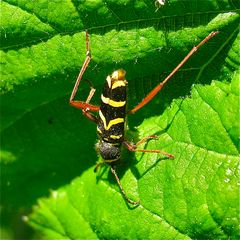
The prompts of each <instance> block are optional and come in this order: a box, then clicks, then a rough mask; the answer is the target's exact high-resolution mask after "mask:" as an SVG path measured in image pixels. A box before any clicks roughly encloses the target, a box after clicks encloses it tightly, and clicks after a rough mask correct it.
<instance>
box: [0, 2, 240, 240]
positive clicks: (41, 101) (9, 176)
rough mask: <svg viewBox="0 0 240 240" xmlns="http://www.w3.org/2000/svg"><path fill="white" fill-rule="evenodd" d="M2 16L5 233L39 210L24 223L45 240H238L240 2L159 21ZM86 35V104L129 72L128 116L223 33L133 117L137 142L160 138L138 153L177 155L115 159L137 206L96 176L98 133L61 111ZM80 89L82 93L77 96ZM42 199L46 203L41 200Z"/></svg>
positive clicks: (9, 5)
mask: <svg viewBox="0 0 240 240" xmlns="http://www.w3.org/2000/svg"><path fill="white" fill-rule="evenodd" d="M0 4H1V10H2V11H1V19H2V21H1V33H2V34H1V81H0V90H1V102H0V107H1V152H0V153H1V169H2V171H1V191H2V197H1V205H2V216H3V217H2V219H4V221H3V224H5V225H7V224H8V225H9V222H13V219H18V218H19V215H22V214H26V213H25V212H23V210H22V209H28V208H29V207H31V206H32V205H33V204H35V203H36V202H37V201H38V206H37V207H35V208H34V210H33V213H32V214H31V215H30V217H25V218H24V219H26V220H27V221H28V222H29V224H30V225H32V226H33V227H34V228H35V229H36V230H38V231H39V232H40V233H41V234H43V235H44V239H58V238H61V239H86V238H90V239H95V238H106V239H109V238H114V239H116V238H119V239H120V238H130V239H137V238H139V239H147V238H149V239H174V238H177V239H190V238H194V239H204V238H208V239H216V238H217V239H225V238H229V237H230V238H232V239H237V238H238V237H239V236H238V230H239V229H238V224H237V223H238V222H237V221H238V220H239V218H238V216H239V208H238V201H239V199H238V190H239V189H238V179H237V168H238V161H239V135H240V130H239V124H238V121H239V112H238V109H239V73H238V72H237V69H239V65H240V64H239V63H240V58H239V54H238V48H239V34H238V24H239V15H238V14H237V13H236V10H238V9H239V6H238V5H239V4H238V2H237V1H231V3H225V2H224V3H223V2H221V4H220V2H219V1H212V0H211V1H210V0H209V1H207V0H206V1H200V0H199V1H198V0H196V1H186V2H185V1H167V2H166V4H165V5H164V6H162V7H161V8H160V9H159V10H158V11H156V7H155V4H154V1H148V2H147V1H145V2H143V1H125V0H123V1H101V0H99V1H93V0H91V1H72V2H70V1H45V0H43V1H38V2H36V1H25V0H21V1H17V0H7V1H2V2H1V3H0ZM85 29H88V31H89V33H90V44H91V51H92V57H93V59H92V61H91V63H90V66H89V67H88V69H87V71H86V73H85V74H84V78H85V79H89V80H90V81H91V82H92V83H93V84H94V86H95V87H96V89H97V90H98V92H97V94H96V96H94V99H93V102H94V103H96V104H98V99H99V95H100V93H101V87H102V83H103V81H104V79H105V78H106V76H107V75H108V74H110V73H111V72H112V71H113V69H117V68H124V69H125V70H126V71H127V80H128V82H129V94H128V95H129V99H128V102H129V108H131V107H133V106H135V105H136V104H137V102H139V101H140V100H141V99H142V98H143V97H144V96H145V95H146V94H147V93H148V92H149V91H150V90H151V89H152V88H153V87H154V86H156V84H158V83H159V82H160V81H162V79H164V77H165V76H167V75H168V74H169V73H170V72H171V70H172V69H173V68H174V67H175V66H176V65H177V64H178V63H179V62H180V61H181V60H182V59H183V57H184V56H185V55H186V54H187V53H188V52H189V51H190V49H191V48H192V47H193V46H194V45H196V44H197V43H199V42H200V41H201V40H202V39H203V38H204V37H205V36H207V35H208V34H209V33H210V32H211V31H216V30H218V31H219V32H220V33H219V34H218V35H217V36H216V37H214V38H213V39H211V40H210V41H209V42H208V43H207V44H205V45H204V46H203V47H201V49H200V50H199V51H198V52H197V53H196V54H195V56H194V57H192V58H191V59H190V61H189V62H188V63H187V64H186V65H185V66H184V67H183V68H182V69H181V70H180V71H179V72H178V73H177V74H176V76H175V77H174V78H173V79H171V81H170V82H169V83H168V85H167V86H166V87H164V89H163V90H162V91H161V92H160V93H159V94H158V96H156V97H155V98H154V99H153V101H152V102H151V103H149V104H148V105H147V106H146V107H145V108H143V109H141V110H140V111H139V112H137V113H136V114H135V115H133V116H129V125H130V128H131V130H132V131H134V132H133V135H134V138H135V140H137V139H141V138H142V137H145V136H149V135H152V134H155V135H158V136H159V139H158V140H152V141H149V142H148V144H146V145H145V146H143V147H145V148H149V149H162V150H164V151H166V152H169V153H171V154H173V155H174V156H175V159H174V160H167V159H166V160H165V159H163V156H162V155H160V154H147V153H146V154H129V153H128V152H124V153H123V162H122V164H120V165H119V166H117V172H118V174H119V177H120V180H121V182H122V184H123V186H124V189H125V191H126V192H127V194H128V195H129V196H130V197H131V199H134V200H139V199H140V200H141V205H140V206H139V207H136V208H132V207H131V206H128V205H127V204H126V203H125V201H124V199H123V198H122V196H121V194H120V192H119V189H118V186H117V185H116V183H115V181H114V179H113V177H112V176H111V174H110V173H109V171H108V168H107V167H105V168H102V169H101V171H100V172H99V173H98V174H97V176H96V175H95V174H94V173H93V168H94V165H95V163H96V161H97V155H96V153H95V152H94V151H93V148H94V144H95V142H96V133H95V131H96V130H95V128H96V126H94V124H92V123H89V121H88V120H87V119H84V118H83V117H82V114H81V111H79V110H76V109H72V108H71V107H69V104H68V99H69V95H70V93H71V90H72V87H73V84H74V81H75V79H76V76H77V74H78V71H79V69H80V67H81V65H82V63H83V61H84V58H85V53H86V49H85ZM194 84H195V85H194ZM99 89H100V90H99ZM88 91H89V86H88V85H87V84H85V83H84V82H83V83H81V85H80V90H79V93H80V94H79V96H78V98H79V99H80V98H81V99H85V97H86V96H87V94H88ZM134 127H137V129H135V130H134ZM136 130H137V132H136ZM131 134H132V132H130V133H129V135H131ZM136 135H139V136H136ZM163 160H164V161H163ZM49 189H55V190H54V191H52V194H51V196H50V197H49V198H40V197H43V196H47V195H48V192H49ZM39 198H40V199H39ZM20 209H21V210H20ZM16 213H17V214H16Z"/></svg>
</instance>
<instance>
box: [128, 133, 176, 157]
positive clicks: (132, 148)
mask: <svg viewBox="0 0 240 240" xmlns="http://www.w3.org/2000/svg"><path fill="white" fill-rule="evenodd" d="M157 138H158V137H157V136H155V135H153V136H148V137H145V138H143V139H141V140H140V141H138V142H137V143H136V144H134V143H132V142H129V141H127V140H124V141H123V145H124V146H125V147H126V148H127V149H128V150H129V151H131V152H143V153H161V154H163V155H165V156H166V157H168V158H172V159H173V158H174V156H173V155H172V154H170V153H167V152H164V151H162V150H159V149H151V150H150V149H138V146H139V145H141V144H143V143H144V142H146V141H148V140H149V139H157Z"/></svg>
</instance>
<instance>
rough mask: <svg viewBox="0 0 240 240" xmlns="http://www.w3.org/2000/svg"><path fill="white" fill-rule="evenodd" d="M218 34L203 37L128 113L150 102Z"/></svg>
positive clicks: (213, 33) (212, 33)
mask: <svg viewBox="0 0 240 240" xmlns="http://www.w3.org/2000/svg"><path fill="white" fill-rule="evenodd" d="M218 33H219V32H211V33H210V34H209V35H208V36H207V37H205V38H204V39H203V40H202V41H201V42H200V43H199V44H198V45H197V46H194V47H193V48H192V50H191V51H190V52H189V53H188V54H187V56H186V57H185V58H184V59H183V60H182V61H181V62H180V63H179V64H178V65H177V67H176V68H175V69H174V70H173V71H172V72H171V73H170V74H169V75H168V76H167V77H166V78H165V79H164V80H163V81H162V82H161V83H159V84H158V85H157V86H156V87H155V88H154V89H153V90H152V91H151V92H150V93H148V95H147V96H146V97H145V98H144V99H143V100H142V101H141V102H140V103H139V104H138V105H137V106H136V107H134V108H133V109H132V110H130V111H129V112H128V113H135V112H136V111H138V110H139V109H140V108H142V107H143V106H144V105H146V104H147V103H148V102H150V101H151V100H152V99H153V98H154V96H155V95H156V94H157V93H158V92H159V91H160V90H161V89H162V88H163V86H164V85H165V84H166V83H167V82H168V80H169V79H171V78H172V76H173V75H174V74H175V73H176V72H177V71H178V70H179V69H180V68H181V67H182V66H183V65H184V64H185V63H186V62H187V61H188V60H189V58H190V57H191V56H192V55H193V54H194V53H195V52H196V51H197V50H198V49H199V48H200V47H201V46H202V45H203V44H204V43H206V42H207V41H208V40H209V39H211V38H212V37H214V36H215V35H217V34H218Z"/></svg>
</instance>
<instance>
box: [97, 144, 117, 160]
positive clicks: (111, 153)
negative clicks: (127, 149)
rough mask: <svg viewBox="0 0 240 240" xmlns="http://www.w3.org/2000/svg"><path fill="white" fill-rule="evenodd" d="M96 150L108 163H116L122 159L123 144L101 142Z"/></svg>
mask: <svg viewBox="0 0 240 240" xmlns="http://www.w3.org/2000/svg"><path fill="white" fill-rule="evenodd" d="M96 149H97V151H98V152H99V154H100V155H101V157H102V158H103V160H104V161H106V162H109V163H110V162H114V161H116V160H118V159H119V158H120V155H121V144H112V143H109V142H105V141H103V140H99V141H98V142H97V144H96Z"/></svg>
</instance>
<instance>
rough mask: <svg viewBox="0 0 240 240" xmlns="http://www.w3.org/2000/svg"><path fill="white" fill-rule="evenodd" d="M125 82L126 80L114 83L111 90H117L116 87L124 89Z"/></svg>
mask: <svg viewBox="0 0 240 240" xmlns="http://www.w3.org/2000/svg"><path fill="white" fill-rule="evenodd" d="M126 83H127V81H126V80H121V81H115V82H114V83H113V85H112V89H115V88H118V87H125V86H126Z"/></svg>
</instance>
